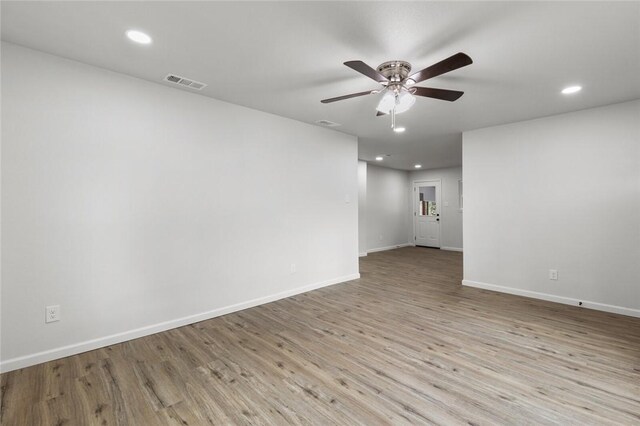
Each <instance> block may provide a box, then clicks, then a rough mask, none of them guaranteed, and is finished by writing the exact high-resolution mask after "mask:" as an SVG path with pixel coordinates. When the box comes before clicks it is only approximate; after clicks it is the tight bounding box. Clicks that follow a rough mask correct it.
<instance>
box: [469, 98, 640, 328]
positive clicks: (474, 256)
mask: <svg viewBox="0 0 640 426" xmlns="http://www.w3.org/2000/svg"><path fill="white" fill-rule="evenodd" d="M463 170H464V244H465V247H464V250H465V251H464V279H465V281H464V283H465V284H468V285H476V286H481V287H482V286H484V287H486V288H491V289H495V290H499V291H506V292H510V293H516V294H523V295H527V296H532V297H540V298H546V299H549V300H555V301H558V302H564V303H571V304H577V302H578V301H583V302H584V305H583V306H586V307H593V308H596V309H602V310H607V311H612V312H620V313H626V314H629V315H636V316H640V101H633V102H628V103H622V104H616V105H611V106H606V107H602V108H594V109H588V110H583V111H579V112H574V113H570V114H563V115H557V116H553V117H547V118H542V119H539V120H533V121H526V122H522V123H515V124H509V125H506V126H498V127H492V128H488V129H482V130H476V131H472V132H466V133H465V134H464V136H463ZM549 269H557V270H558V281H551V280H549V279H548V271H549Z"/></svg>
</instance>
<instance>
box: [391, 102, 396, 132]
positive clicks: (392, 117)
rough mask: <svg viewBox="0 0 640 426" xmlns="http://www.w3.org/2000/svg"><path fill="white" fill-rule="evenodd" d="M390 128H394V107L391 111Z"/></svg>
mask: <svg viewBox="0 0 640 426" xmlns="http://www.w3.org/2000/svg"><path fill="white" fill-rule="evenodd" d="M391 128H392V129H395V128H396V107H395V106H394V107H393V109H392V110H391Z"/></svg>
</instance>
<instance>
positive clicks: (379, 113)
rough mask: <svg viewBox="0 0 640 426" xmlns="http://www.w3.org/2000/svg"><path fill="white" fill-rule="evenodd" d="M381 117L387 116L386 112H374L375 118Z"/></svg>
mask: <svg viewBox="0 0 640 426" xmlns="http://www.w3.org/2000/svg"><path fill="white" fill-rule="evenodd" d="M383 115H387V113H386V112H380V111H378V112H376V117H380V116H383Z"/></svg>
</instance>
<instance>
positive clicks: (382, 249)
mask: <svg viewBox="0 0 640 426" xmlns="http://www.w3.org/2000/svg"><path fill="white" fill-rule="evenodd" d="M409 245H410V244H409V243H404V244H397V245H395V246H386V247H378V248H373V249H370V250H367V253H375V252H378V251H387V250H394V249H398V248H402V247H408V246H409Z"/></svg>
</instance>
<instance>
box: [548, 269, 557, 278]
mask: <svg viewBox="0 0 640 426" xmlns="http://www.w3.org/2000/svg"><path fill="white" fill-rule="evenodd" d="M549 279H550V280H554V281H557V280H558V270H557V269H549Z"/></svg>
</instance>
